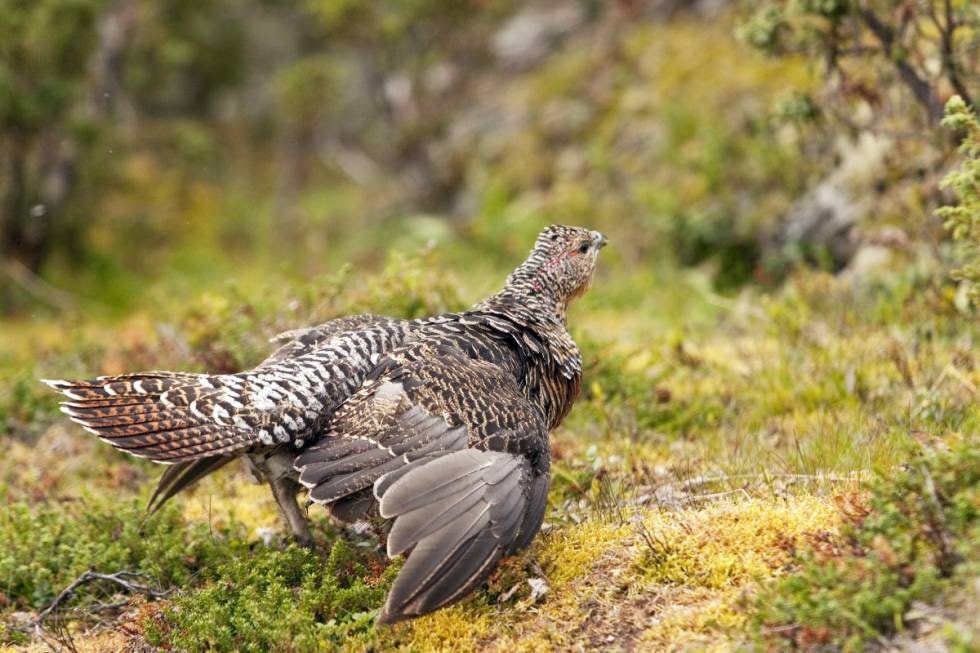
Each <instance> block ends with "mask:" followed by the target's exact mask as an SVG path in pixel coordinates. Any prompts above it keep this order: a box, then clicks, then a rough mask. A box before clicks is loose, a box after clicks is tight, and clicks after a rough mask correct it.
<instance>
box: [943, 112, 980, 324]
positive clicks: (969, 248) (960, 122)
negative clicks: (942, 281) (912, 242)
mask: <svg viewBox="0 0 980 653" xmlns="http://www.w3.org/2000/svg"><path fill="white" fill-rule="evenodd" d="M943 124H944V125H946V126H947V127H950V128H952V129H955V130H956V131H957V132H958V133H962V134H963V144H962V145H960V152H961V153H962V154H963V155H964V157H966V160H965V161H964V162H963V164H962V166H961V167H960V168H959V169H958V170H954V171H952V172H950V173H949V175H947V176H946V178H945V179H943V184H944V185H945V186H946V187H947V188H949V189H951V190H952V191H953V193H954V194H955V195H956V199H957V204H956V205H955V206H944V207H942V208H940V209H939V211H938V214H939V216H940V217H942V218H943V219H945V220H946V228H947V229H949V230H950V232H951V233H952V234H953V238H954V239H955V240H957V241H959V242H960V251H961V257H962V261H963V266H962V267H961V268H959V269H958V270H956V271H955V272H954V273H953V274H954V278H956V279H960V280H961V281H963V282H964V283H966V284H967V285H968V292H969V295H970V298H971V299H972V300H973V302H975V303H977V304H978V305H980V123H978V122H977V116H976V114H975V113H974V111H973V109H971V108H970V107H968V106H967V105H966V103H965V102H964V101H963V98H961V97H960V96H958V95H957V96H954V97H953V98H951V99H950V101H949V102H947V103H946V117H945V118H944V119H943Z"/></svg>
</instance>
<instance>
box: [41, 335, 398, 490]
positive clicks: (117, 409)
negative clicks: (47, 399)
mask: <svg viewBox="0 0 980 653" xmlns="http://www.w3.org/2000/svg"><path fill="white" fill-rule="evenodd" d="M403 337H404V331H403V330H402V329H401V328H400V327H399V326H398V325H393V324H389V323H383V324H379V325H377V326H374V327H369V328H366V329H365V330H364V331H361V332H348V333H345V334H342V335H340V336H333V337H330V338H328V339H327V340H325V341H321V342H320V344H319V345H318V346H316V347H311V348H310V349H309V351H307V352H306V353H304V354H302V355H299V356H296V357H293V358H286V359H283V360H278V361H274V362H269V363H267V364H263V365H262V366H260V367H257V368H255V369H253V370H249V371H247V372H241V373H238V374H221V375H208V374H186V373H179V372H145V373H139V374H126V375H121V376H110V377H100V378H98V379H94V380H89V381H46V383H48V385H50V386H51V387H53V388H55V389H56V390H58V391H59V392H61V393H62V394H63V395H65V396H66V397H67V399H68V401H65V402H63V403H62V410H63V411H64V412H65V413H66V414H67V415H68V416H69V417H71V418H72V420H74V421H75V422H78V423H79V424H81V425H82V426H83V427H85V428H86V429H87V430H89V431H90V432H92V433H94V434H95V435H97V436H99V437H100V438H102V439H103V440H105V441H107V442H109V443H110V444H112V445H113V446H115V447H117V448H119V449H122V450H125V451H127V452H129V453H132V454H134V455H137V456H142V457H146V458H150V459H152V460H155V461H157V462H165V463H181V462H188V461H194V460H198V459H201V458H205V457H209V458H210V457H214V456H218V455H233V454H237V453H241V452H243V451H247V450H249V449H252V448H254V447H261V446H271V445H278V444H292V445H294V446H297V447H299V446H302V445H303V444H304V443H305V442H306V441H307V440H309V439H310V438H313V437H315V436H317V435H319V433H320V432H321V430H322V428H323V425H324V424H325V423H326V422H327V420H329V418H330V416H331V415H332V414H333V411H334V410H335V409H336V408H337V406H339V405H340V404H341V403H343V401H344V400H345V399H347V397H349V396H350V395H351V393H353V391H354V390H355V389H356V388H357V387H358V386H359V385H360V384H361V381H362V379H363V378H364V377H365V375H367V373H368V372H369V371H370V370H371V369H372V368H374V367H375V365H376V363H377V361H378V359H379V358H380V355H381V354H382V353H383V352H384V351H387V350H389V349H391V348H392V347H394V346H395V345H396V344H398V343H399V342H401V339H402V338H403ZM171 480H172V479H171Z"/></svg>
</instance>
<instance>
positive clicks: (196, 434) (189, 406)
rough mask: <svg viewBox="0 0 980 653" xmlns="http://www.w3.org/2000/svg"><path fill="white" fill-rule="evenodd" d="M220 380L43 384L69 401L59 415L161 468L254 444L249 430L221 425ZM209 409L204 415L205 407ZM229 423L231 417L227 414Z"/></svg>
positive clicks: (156, 376) (157, 376) (176, 377)
mask: <svg viewBox="0 0 980 653" xmlns="http://www.w3.org/2000/svg"><path fill="white" fill-rule="evenodd" d="M219 378H221V377H214V376H209V375H205V374H186V373H180V372H145V373H140V374H126V375H122V376H108V377H99V378H97V379H93V380H88V381H73V380H69V381H63V380H44V381H43V382H44V383H46V384H47V385H49V386H50V387H52V388H54V389H55V390H57V391H58V392H60V393H61V394H63V395H64V396H65V397H67V399H68V401H63V402H61V411H62V412H63V413H65V414H66V415H68V416H69V417H70V418H71V419H72V421H74V422H76V423H78V424H80V425H81V426H82V427H83V428H84V429H85V430H86V431H88V432H90V433H92V434H94V435H96V436H98V437H99V438H101V439H102V440H105V441H106V442H108V443H109V444H111V445H112V446H114V447H116V448H117V449H121V450H123V451H126V452H128V453H131V454H133V455H135V456H140V457H143V458H149V459H150V460H154V461H156V462H161V463H179V462H186V461H193V460H198V459H201V458H211V457H214V456H218V455H220V454H225V453H230V452H234V451H237V450H241V449H243V448H245V447H246V446H248V445H250V444H251V443H252V440H253V438H252V437H250V436H251V434H250V433H249V432H248V430H244V429H241V428H238V427H237V426H236V425H235V424H233V423H228V420H221V419H218V418H220V417H221V415H222V412H219V411H221V410H222V409H221V408H220V406H219V407H218V408H217V409H216V408H215V407H214V406H215V403H216V402H215V401H214V399H216V398H217V397H219V396H221V395H222V393H223V391H224V390H225V389H224V388H221V387H220V386H219V385H216V382H217V380H218V379H219ZM205 405H207V408H206V409H204V406H205ZM223 415H224V416H225V417H228V416H229V413H228V411H227V410H223Z"/></svg>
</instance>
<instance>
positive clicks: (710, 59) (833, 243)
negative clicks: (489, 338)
mask: <svg viewBox="0 0 980 653" xmlns="http://www.w3.org/2000/svg"><path fill="white" fill-rule="evenodd" d="M0 3H2V4H0V7H2V11H0V36H2V38H0V120H2V132H0V148H2V160H0V193H2V202H3V205H2V211H3V213H2V216H0V226H2V230H0V254H2V256H3V258H4V265H3V272H2V276H0V279H2V281H0V284H2V288H0V308H2V309H3V310H5V311H7V312H11V313H24V312H25V311H28V310H30V311H34V310H39V309H44V310H48V309H51V310H61V309H62V308H64V307H65V306H66V305H67V304H69V303H73V302H75V303H77V301H78V298H79V297H81V298H83V299H81V302H82V304H83V305H86V306H89V307H96V306H102V307H108V308H109V309H110V311H112V310H115V311H120V310H125V309H126V308H127V307H131V306H133V305H134V304H138V303H139V302H140V301H142V300H141V296H142V294H143V293H142V290H141V289H143V288H145V287H146V285H147V284H151V283H161V284H164V285H166V284H182V285H185V286H186V285H191V286H195V285H213V284H214V283H215V282H217V281H219V280H221V279H224V278H226V277H228V276H236V277H241V276H243V275H245V276H248V275H252V276H253V277H254V278H255V279H259V278H269V276H270V275H272V276H275V275H282V274H284V275H287V276H288V275H303V276H308V275H311V274H316V273H318V272H322V271H324V270H332V269H336V268H337V266H338V265H339V263H340V262H341V261H344V260H353V261H355V262H358V263H364V264H370V263H372V262H377V260H378V259H379V252H378V250H377V248H376V244H377V243H378V242H384V243H385V244H386V245H389V244H395V245H404V246H406V247H419V246H421V245H423V244H424V243H426V242H428V241H430V240H432V239H436V240H440V239H442V240H445V239H455V240H457V241H458V242H460V243H461V244H465V247H461V249H460V252H464V251H465V252H466V253H461V258H462V259H465V260H469V258H470V254H472V253H473V252H479V253H480V257H479V259H480V260H485V261H487V264H488V265H495V264H497V263H498V262H500V261H503V260H506V259H509V258H512V257H513V256H515V255H517V254H518V252H519V250H521V249H522V248H523V246H524V243H525V242H526V240H527V239H528V238H530V237H531V236H532V235H533V233H535V232H536V231H537V229H538V228H539V227H540V226H541V224H542V223H545V222H551V221H564V222H581V223H586V224H592V225H594V226H596V227H599V228H603V229H605V230H607V231H609V232H610V233H611V235H612V236H613V237H614V238H618V240H619V241H620V248H619V254H618V256H620V257H621V258H620V261H619V264H620V265H623V266H624V267H623V269H624V270H639V269H643V270H645V271H646V272H647V273H653V272H656V271H657V270H661V271H662V270H664V269H673V268H674V267H677V266H679V267H680V268H682V269H697V270H699V271H701V272H703V273H704V274H705V275H706V276H707V277H708V278H709V279H710V280H711V283H712V285H713V287H714V288H715V289H717V290H720V291H727V290H730V289H733V288H737V287H739V286H741V285H743V284H745V283H753V282H755V283H763V284H773V283H778V282H779V281H780V279H782V278H783V276H784V275H785V274H786V272H787V271H788V270H790V269H792V267H793V266H795V265H801V264H807V265H817V266H820V267H826V268H828V269H831V270H833V271H837V272H842V271H846V270H848V269H851V270H852V271H853V270H855V269H856V270H857V273H861V270H862V269H864V268H863V266H865V265H866V264H868V262H869V261H870V262H874V261H879V262H880V261H881V260H883V258H889V257H890V260H892V261H893V262H894V261H902V260H904V261H906V262H907V261H909V260H912V259H915V258H917V257H921V256H928V257H931V260H946V258H948V257H947V255H946V253H945V252H946V250H947V249H948V246H947V239H948V235H947V234H946V233H945V232H944V231H943V230H942V225H941V221H940V220H939V219H937V218H936V217H935V216H934V210H935V208H936V207H938V206H939V205H940V204H942V203H944V202H948V201H951V200H952V199H953V198H952V196H951V195H950V194H949V193H948V191H944V190H942V189H941V188H940V185H939V179H940V178H941V177H942V175H943V174H944V173H945V172H946V170H947V169H948V168H950V167H951V166H952V165H953V163H954V161H955V157H954V152H955V148H954V143H953V142H952V141H951V139H950V138H949V136H948V134H946V133H945V132H944V130H942V129H941V128H940V127H939V125H938V121H939V117H940V115H941V107H942V105H943V103H944V102H945V100H946V99H947V98H948V97H949V96H950V95H952V94H953V93H958V94H959V95H960V96H961V97H962V98H963V101H964V103H965V104H966V105H967V106H971V105H972V102H973V98H974V97H975V95H976V88H977V83H978V76H980V72H978V66H977V64H976V54H977V49H978V39H980V28H978V20H980V19H978V11H980V10H978V9H977V7H976V6H975V3H970V2H954V1H952V0H950V1H948V2H947V1H945V0H935V1H930V2H918V3H890V2H870V1H868V2H864V1H862V2H857V1H854V2H851V1H847V0H828V1H825V2H809V1H807V0H779V1H772V2H767V3H766V4H764V5H762V6H759V5H755V4H753V6H752V7H745V8H744V9H742V8H739V6H738V5H728V4H726V3H713V2H708V1H703V2H693V3H691V2H680V1H677V0H639V1H638V0H630V1H626V0H623V1H621V2H614V3H596V2H592V1H588V0H549V1H547V2H545V1H542V2H531V3H516V2H512V1H511V0H469V1H467V2H450V1H448V0H416V1H413V2H394V1H391V2H387V1H385V2H362V1H360V0H344V1H342V2H335V1H326V0H302V1H300V2H285V1H282V0H234V1H232V2H216V1H210V0H208V1H204V2H192V1H190V0H164V1H161V2H151V1H149V0H41V1H38V2H20V1H18V0H0ZM736 34H737V35H738V38H736ZM753 49H758V50H762V51H763V52H764V53H766V54H767V55H769V56H765V57H762V56H758V55H756V54H754V53H753V52H752V50H753ZM57 289H61V290H57ZM62 291H65V292H67V293H69V294H68V295H66V294H65V292H62ZM71 297H75V299H71Z"/></svg>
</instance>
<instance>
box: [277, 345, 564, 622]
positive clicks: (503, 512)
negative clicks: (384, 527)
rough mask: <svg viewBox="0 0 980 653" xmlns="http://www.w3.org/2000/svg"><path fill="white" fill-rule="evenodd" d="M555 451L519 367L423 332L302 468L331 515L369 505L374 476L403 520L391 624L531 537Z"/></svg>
mask: <svg viewBox="0 0 980 653" xmlns="http://www.w3.org/2000/svg"><path fill="white" fill-rule="evenodd" d="M548 460H549V459H548V440H547V429H546V428H545V426H544V421H543V418H542V416H541V412H540V410H539V409H538V408H537V407H536V406H534V405H533V404H531V403H530V402H529V401H527V399H525V398H524V397H523V395H521V393H520V390H519V389H518V387H517V383H516V381H515V379H514V378H513V377H512V376H510V375H508V374H507V373H505V372H504V371H503V370H502V369H501V368H500V367H497V366H496V365H493V364H490V363H488V362H485V361H481V360H475V359H471V358H469V357H467V356H466V355H465V354H464V353H462V352H461V351H460V350H458V349H456V348H453V347H447V346H439V345H434V344H429V343H424V342H422V343H411V344H409V345H406V346H404V347H402V348H400V349H397V350H395V351H394V352H392V354H391V355H390V356H389V357H388V358H386V359H385V360H384V361H382V362H381V364H380V365H379V366H378V369H376V370H375V371H374V372H372V375H371V377H370V380H369V381H368V382H367V383H366V384H365V385H364V387H362V388H361V390H359V391H358V392H357V393H356V394H355V395H354V396H353V397H351V399H350V400H349V401H348V402H347V403H346V404H344V406H342V407H341V408H340V409H339V410H338V411H337V413H336V415H335V416H334V419H333V420H332V422H331V424H330V430H329V432H328V433H327V435H326V436H325V437H324V439H323V440H322V441H321V442H320V443H318V444H316V445H314V446H313V447H311V448H309V449H307V450H306V451H304V452H303V453H302V454H301V455H300V456H298V457H297V459H296V468H297V469H298V470H299V471H300V481H301V482H302V483H303V484H304V485H306V486H307V487H309V488H310V498H311V499H312V500H313V501H316V502H318V503H324V504H328V505H330V506H331V509H332V510H333V511H334V514H335V515H337V516H350V515H352V514H353V515H354V516H356V515H358V514H363V512H365V511H366V510H367V509H368V507H370V506H371V502H369V501H366V500H365V499H366V498H370V495H368V494H367V492H369V491H370V489H371V488H372V486H373V488H374V498H375V500H380V511H381V515H382V516H384V517H390V518H393V519H394V520H395V522H394V525H393V527H392V531H391V534H390V536H389V541H388V551H389V553H390V554H391V555H397V554H400V553H406V552H407V553H408V562H407V563H406V565H405V568H404V569H403V570H402V572H401V573H400V574H399V576H398V578H397V579H396V580H395V584H394V586H393V588H392V591H391V594H390V595H389V598H388V602H387V603H386V606H385V609H384V611H383V612H382V614H381V616H380V619H381V621H383V622H394V621H398V620H401V619H407V618H411V617H414V616H418V615H420V614H425V613H427V612H431V611H432V610H435V609H437V608H439V607H441V606H443V605H446V604H447V603H450V602H453V601H455V600H457V599H458V598H460V597H462V596H463V595H465V594H466V593H467V592H469V591H470V590H472V589H473V588H474V587H476V586H477V585H478V584H479V583H480V582H481V581H482V580H484V579H485V578H486V577H487V575H489V573H490V572H491V571H492V570H493V569H494V568H495V567H496V564H497V562H498V561H499V560H500V558H501V557H502V556H503V555H504V554H505V553H506V552H507V551H512V550H516V549H517V548H519V547H520V546H523V545H526V544H527V542H529V541H530V539H531V537H533V535H534V533H535V532H537V529H538V528H539V527H540V524H541V518H542V516H543V514H544V507H545V502H546V495H547V483H548V474H547V470H548ZM355 506H356V507H357V509H356V510H352V508H354V507H355Z"/></svg>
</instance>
